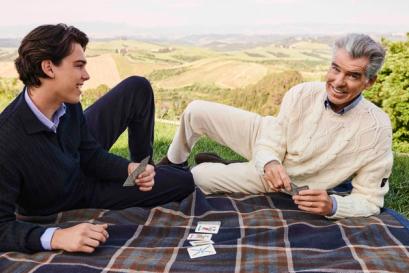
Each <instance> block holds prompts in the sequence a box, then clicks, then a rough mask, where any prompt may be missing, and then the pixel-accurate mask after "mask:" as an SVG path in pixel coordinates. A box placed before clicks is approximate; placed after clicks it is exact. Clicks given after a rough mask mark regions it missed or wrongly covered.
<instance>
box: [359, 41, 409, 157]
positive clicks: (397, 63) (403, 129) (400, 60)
mask: <svg viewBox="0 0 409 273" xmlns="http://www.w3.org/2000/svg"><path fill="white" fill-rule="evenodd" d="M406 36H407V38H406V41H388V40H386V39H383V40H382V43H383V44H384V46H385V48H386V49H387V57H386V60H385V64H384V66H383V67H382V69H381V71H380V72H379V74H378V80H377V82H376V83H375V84H374V86H373V87H372V88H371V89H369V90H368V91H367V92H365V97H366V98H368V99H369V100H371V101H372V102H373V103H375V104H376V105H378V106H379V107H382V108H383V110H384V111H385V112H386V113H387V114H388V115H389V117H390V119H391V122H392V127H393V147H394V150H395V151H398V152H404V153H409V33H407V34H406Z"/></svg>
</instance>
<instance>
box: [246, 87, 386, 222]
mask: <svg viewBox="0 0 409 273" xmlns="http://www.w3.org/2000/svg"><path fill="white" fill-rule="evenodd" d="M325 99H326V90H325V83H318V82H310V83H303V84H299V85H297V86H295V87H293V88H292V89H291V90H290V91H288V92H287V94H286V95H285V97H284V99H283V102H282V104H281V109H280V112H279V114H278V116H277V118H272V117H270V118H266V119H265V121H264V122H263V128H262V130H261V136H260V137H259V139H258V140H257V143H256V145H255V149H254V156H253V158H254V161H255V164H256V168H257V169H258V170H259V172H260V173H263V172H264V165H265V164H266V163H267V162H269V161H271V160H278V161H280V162H282V164H283V166H284V167H285V168H286V170H287V173H288V175H289V176H290V178H291V180H292V182H294V183H295V184H297V185H299V186H304V185H308V186H309V187H310V188H311V189H330V188H333V187H335V186H337V185H339V184H340V183H342V182H343V181H345V180H346V179H348V178H350V177H353V179H352V185H353V190H352V193H351V194H350V195H349V196H346V197H341V196H338V195H334V197H335V198H336V200H337V205H338V208H337V211H336V213H335V214H334V215H333V216H331V217H330V218H343V217H358V216H369V215H373V214H378V213H379V211H380V208H381V207H382V206H383V203H384V195H385V194H386V193H387V192H388V190H389V184H388V182H386V183H385V181H384V183H382V180H383V179H384V178H388V177H389V175H390V173H391V168H392V163H393V154H392V148H391V142H392V129H391V124H390V120H389V118H388V116H387V115H386V114H385V113H384V112H383V111H382V110H381V109H379V108H378V107H377V106H375V105H374V104H372V103H371V102H369V101H367V100H366V99H362V100H361V101H360V102H359V103H358V105H357V106H355V107H354V108H352V109H351V110H349V111H348V112H346V113H345V114H343V115H339V114H337V113H335V112H334V111H333V110H332V109H330V108H325V107H324V101H325Z"/></svg>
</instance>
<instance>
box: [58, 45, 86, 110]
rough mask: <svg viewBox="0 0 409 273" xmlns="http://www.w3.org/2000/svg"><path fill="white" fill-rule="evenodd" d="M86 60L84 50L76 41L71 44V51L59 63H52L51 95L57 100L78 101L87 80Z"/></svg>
mask: <svg viewBox="0 0 409 273" xmlns="http://www.w3.org/2000/svg"><path fill="white" fill-rule="evenodd" d="M86 64H87V61H86V59H85V54H84V50H83V48H82V47H81V45H80V44H78V43H73V44H72V51H71V53H70V54H69V55H68V56H67V57H65V58H64V59H62V61H61V63H60V64H59V65H54V64H52V71H53V73H54V78H53V79H52V85H53V86H52V92H53V94H52V96H53V98H54V99H55V100H56V101H58V102H65V103H78V102H79V101H80V99H81V94H82V92H81V87H82V85H83V84H84V82H85V81H87V80H89V74H88V72H87V70H86V69H85V65H86Z"/></svg>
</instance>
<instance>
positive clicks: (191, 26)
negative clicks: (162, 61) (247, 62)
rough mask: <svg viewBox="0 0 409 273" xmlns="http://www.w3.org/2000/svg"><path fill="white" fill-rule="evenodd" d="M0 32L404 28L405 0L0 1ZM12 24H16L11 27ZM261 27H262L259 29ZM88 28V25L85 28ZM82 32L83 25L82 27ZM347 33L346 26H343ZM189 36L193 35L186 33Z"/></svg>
mask: <svg viewBox="0 0 409 273" xmlns="http://www.w3.org/2000/svg"><path fill="white" fill-rule="evenodd" d="M0 3H1V11H0V12H1V14H0V30H1V31H0V35H1V34H4V33H5V29H7V28H8V29H9V35H10V33H12V32H11V31H10V30H15V31H16V33H15V34H16V35H21V33H18V32H20V31H22V30H21V29H23V31H24V29H26V31H28V30H30V29H31V28H33V27H34V26H37V25H39V24H45V23H57V22H65V23H67V24H73V25H81V26H82V27H85V28H87V27H88V26H91V25H92V26H93V27H94V28H95V26H96V25H98V24H100V26H105V25H107V24H108V25H109V24H111V25H115V27H116V28H119V29H120V28H121V27H123V30H126V29H130V28H145V29H174V30H175V31H180V32H184V34H187V33H186V32H201V33H203V32H206V29H207V32H214V31H218V32H232V31H234V30H235V29H236V30H237V31H238V32H240V31H246V30H247V31H255V30H256V31H257V28H260V30H261V29H264V30H265V27H266V26H277V25H281V24H286V25H298V26H307V27H308V26H309V27H310V26H311V25H313V24H314V25H315V26H316V27H317V28H320V27H321V26H322V28H323V29H326V28H328V26H331V25H346V26H345V28H351V26H361V25H366V26H372V28H373V29H374V30H377V29H378V30H379V29H381V30H382V29H388V30H390V31H396V32H402V31H403V32H405V31H409V0H388V1H385V0H337V1H332V0H69V1H57V0H53V1H50V0H33V1H31V0H26V1H23V0H10V1H8V0H0ZM16 26H19V27H17V28H16ZM263 27H264V28H263ZM90 29H91V27H90ZM85 31H86V29H85ZM347 31H349V29H347ZM190 34H194V33H190Z"/></svg>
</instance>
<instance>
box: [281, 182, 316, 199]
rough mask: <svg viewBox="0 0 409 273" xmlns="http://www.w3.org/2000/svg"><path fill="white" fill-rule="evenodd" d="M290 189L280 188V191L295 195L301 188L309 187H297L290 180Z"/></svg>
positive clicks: (306, 188) (306, 187)
mask: <svg viewBox="0 0 409 273" xmlns="http://www.w3.org/2000/svg"><path fill="white" fill-rule="evenodd" d="M290 185H291V191H287V190H286V189H281V192H283V193H286V194H289V195H291V196H293V195H297V194H298V193H299V192H300V191H302V190H308V189H309V187H308V186H302V187H298V186H297V185H295V184H294V183H292V182H291V184H290Z"/></svg>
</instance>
